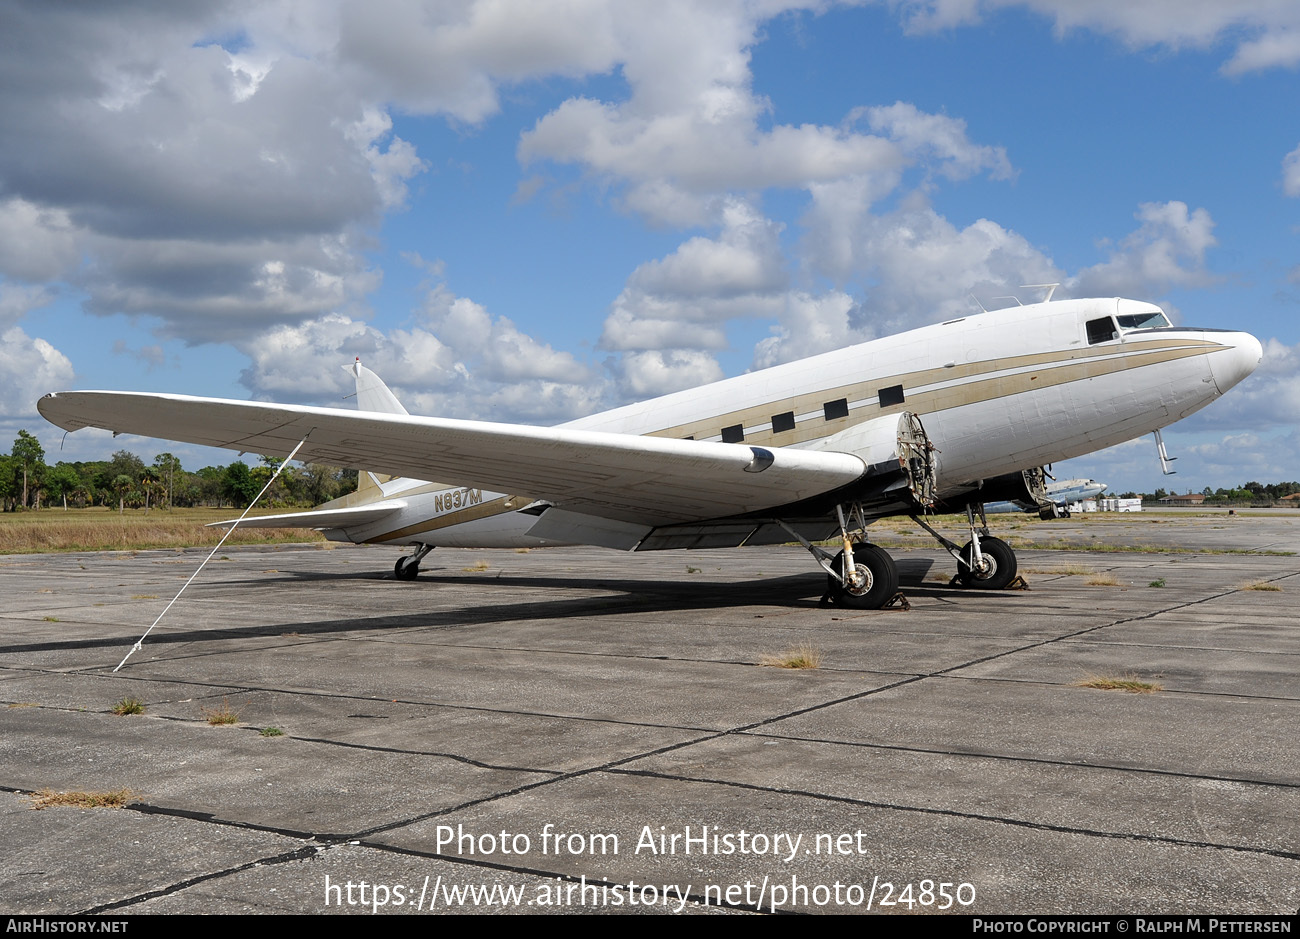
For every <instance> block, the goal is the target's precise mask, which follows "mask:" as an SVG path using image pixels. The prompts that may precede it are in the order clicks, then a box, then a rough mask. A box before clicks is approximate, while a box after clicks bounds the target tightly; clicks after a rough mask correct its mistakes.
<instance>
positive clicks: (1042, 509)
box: [984, 479, 1106, 519]
mask: <svg viewBox="0 0 1300 939" xmlns="http://www.w3.org/2000/svg"><path fill="white" fill-rule="evenodd" d="M1045 488H1046V493H1045V494H1046V496H1047V500H1048V502H1049V503H1050V504H1049V505H1040V504H1039V503H1037V502H1030V501H1029V500H1028V499H1021V500H1019V501H1015V500H1010V501H1006V502H990V503H988V504H987V505H986V506H984V511H985V513H987V514H988V515H997V514H999V513H1002V512H1037V513H1038V515H1039V517H1040V518H1044V519H1047V518H1069V517H1070V513H1069V511H1068V510H1066V506H1068V505H1069V504H1070V503H1072V502H1082V501H1083V500H1084V499H1091V498H1092V497H1093V496H1099V495H1101V494H1102V493H1103V492H1105V491H1106V484H1105V483H1099V482H1097V480H1095V479H1060V480H1057V481H1056V482H1051V483H1048V484H1047V486H1046V487H1045Z"/></svg>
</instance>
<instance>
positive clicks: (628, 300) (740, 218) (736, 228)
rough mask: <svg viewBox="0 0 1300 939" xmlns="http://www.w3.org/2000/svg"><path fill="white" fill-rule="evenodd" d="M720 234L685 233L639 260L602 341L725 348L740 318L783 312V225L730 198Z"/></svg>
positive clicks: (638, 346) (620, 346)
mask: <svg viewBox="0 0 1300 939" xmlns="http://www.w3.org/2000/svg"><path fill="white" fill-rule="evenodd" d="M720 215H721V221H722V231H721V232H720V233H719V235H718V237H716V238H705V237H702V236H700V237H695V238H691V239H688V240H687V241H685V242H683V243H682V244H681V245H679V246H678V247H677V250H675V251H674V252H672V253H671V254H669V255H668V256H667V257H665V258H663V259H661V260H657V261H647V262H646V263H644V264H642V265H640V266H639V267H638V268H637V269H636V270H635V271H633V272H632V275H631V276H630V277H629V278H628V280H627V286H626V287H624V288H623V291H622V292H621V293H620V294H619V296H618V298H617V299H615V301H614V303H613V306H612V308H611V310H610V315H609V317H608V318H607V319H606V320H605V329H604V332H603V333H602V335H601V340H600V345H601V347H602V348H605V349H612V350H649V349H674V348H675V349H720V348H723V347H724V346H725V345H726V339H725V333H724V326H725V324H726V322H727V321H728V320H730V319H733V318H737V317H765V316H772V315H775V314H776V313H777V312H779V310H780V308H781V305H782V299H781V297H782V294H783V292H784V291H785V289H786V287H787V285H788V280H789V278H788V274H787V272H786V261H785V257H784V254H783V251H782V249H781V242H780V233H781V228H782V226H781V225H779V224H778V223H776V222H773V221H771V220H770V219H767V218H765V217H764V216H763V215H762V214H760V213H759V212H758V211H757V210H755V209H754V207H753V206H751V205H749V204H748V203H746V202H744V201H742V200H739V199H728V200H726V202H725V203H724V205H723V207H722V209H721V212H720Z"/></svg>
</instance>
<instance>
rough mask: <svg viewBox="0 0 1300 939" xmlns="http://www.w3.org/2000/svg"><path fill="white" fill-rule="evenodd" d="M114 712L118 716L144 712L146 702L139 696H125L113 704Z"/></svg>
mask: <svg viewBox="0 0 1300 939" xmlns="http://www.w3.org/2000/svg"><path fill="white" fill-rule="evenodd" d="M113 713H114V714H116V715H117V716H118V717H126V716H127V715H128V714H143V713H144V702H143V701H141V700H140V699H139V698H123V699H122V700H121V701H119V702H117V704H115V705H113Z"/></svg>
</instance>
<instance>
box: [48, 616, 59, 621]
mask: <svg viewBox="0 0 1300 939" xmlns="http://www.w3.org/2000/svg"><path fill="white" fill-rule="evenodd" d="M44 620H45V622H47V623H57V622H58V621H59V618H58V617H57V616H46V617H44Z"/></svg>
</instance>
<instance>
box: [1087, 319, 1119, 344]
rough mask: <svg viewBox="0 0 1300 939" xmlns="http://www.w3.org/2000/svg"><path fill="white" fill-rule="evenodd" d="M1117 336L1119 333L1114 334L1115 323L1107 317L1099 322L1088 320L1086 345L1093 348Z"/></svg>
mask: <svg viewBox="0 0 1300 939" xmlns="http://www.w3.org/2000/svg"><path fill="white" fill-rule="evenodd" d="M1118 336H1119V333H1117V332H1115V321H1114V320H1112V319H1111V318H1110V317H1109V316H1106V317H1103V318H1102V319H1099V320H1088V345H1090V346H1095V345H1096V344H1097V343H1099V342H1107V341H1109V340H1111V339H1115V338H1117V337H1118Z"/></svg>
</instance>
